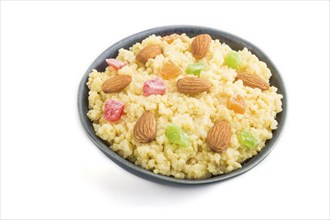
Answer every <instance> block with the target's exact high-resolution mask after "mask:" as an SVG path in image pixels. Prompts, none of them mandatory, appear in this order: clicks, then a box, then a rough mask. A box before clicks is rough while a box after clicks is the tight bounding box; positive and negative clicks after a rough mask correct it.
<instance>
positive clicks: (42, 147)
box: [1, 1, 329, 219]
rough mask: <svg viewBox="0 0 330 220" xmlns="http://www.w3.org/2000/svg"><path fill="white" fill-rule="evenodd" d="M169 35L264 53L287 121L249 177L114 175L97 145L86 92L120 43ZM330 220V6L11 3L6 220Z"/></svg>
mask: <svg viewBox="0 0 330 220" xmlns="http://www.w3.org/2000/svg"><path fill="white" fill-rule="evenodd" d="M170 24H192V25H204V26H209V27H213V28H217V29H221V30H224V31H227V32H230V33H233V34H235V35H238V36H240V37H243V38H245V39H246V40H248V41H250V42H252V43H254V44H256V45H257V46H258V47H260V48H261V49H262V50H263V51H264V52H265V53H266V54H267V55H268V56H269V57H270V58H271V59H272V60H273V62H274V63H275V65H276V66H277V67H278V69H279V70H280V72H281V74H282V76H283V79H284V81H285V85H286V88H287V94H288V97H287V98H288V104H289V108H288V115H287V122H286V126H285V130H284V131H283V135H282V137H281V139H280V141H279V142H278V144H277V146H276V147H275V149H274V151H273V152H272V153H271V154H270V155H269V156H268V157H267V159H266V160H264V161H263V162H262V163H261V164H260V165H259V166H257V167H256V168H255V169H253V170H251V171H250V172H248V173H246V174H244V175H242V176H240V177H238V178H234V179H232V180H229V181H225V182H223V183H219V184H213V185H208V186H202V187H194V188H178V187H170V186H164V185H159V184H156V183H153V182H149V181H146V180H144V179H140V178H138V177H136V176H134V175H132V174H130V173H128V172H126V171H124V170H123V169H121V168H119V167H118V166H117V165H115V164H114V163H113V162H112V161H111V160H109V159H108V158H107V157H105V156H104V155H103V154H102V153H101V152H100V151H99V150H98V149H97V148H96V147H95V146H94V145H93V143H92V142H91V141H90V140H89V139H88V137H87V136H86V134H85V133H84V130H83V128H82V126H81V124H80V121H79V118H78V112H77V89H78V84H79V81H80V79H81V77H82V76H83V74H84V72H85V70H86V69H87V67H88V66H89V65H90V64H91V62H92V61H93V60H94V59H95V58H96V57H97V56H98V55H99V54H100V53H101V52H103V50H105V49H106V48H108V47H109V46H110V45H111V44H113V43H115V42H117V41H119V40H120V39H122V38H124V37H126V36H129V35H131V34H134V33H136V32H139V31H142V30H145V29H149V28H152V27H156V26H162V25H170ZM156 217H159V218H202V219H206V218H244V219H247V218H299V219H303V218H309V219H310V218H329V2H327V1H325V2H237V1H235V2H174V1H171V2H152V1H149V2H72V1H71V2H63V1H62V2H9V1H6V2H1V218H4V219H11V218H30V219H39V218H42V219H45V218H66V219H68V218H79V219H82V218H94V219H95V218H156Z"/></svg>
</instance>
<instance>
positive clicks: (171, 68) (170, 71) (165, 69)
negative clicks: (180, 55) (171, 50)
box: [159, 61, 182, 79]
mask: <svg viewBox="0 0 330 220" xmlns="http://www.w3.org/2000/svg"><path fill="white" fill-rule="evenodd" d="M181 73H182V70H181V69H180V67H178V66H177V65H176V64H175V63H173V62H172V61H167V62H165V63H164V65H163V66H162V68H161V69H160V71H159V74H160V75H161V76H162V77H163V78H164V79H173V78H176V77H177V76H178V75H180V74H181Z"/></svg>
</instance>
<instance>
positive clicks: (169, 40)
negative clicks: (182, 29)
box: [162, 34, 180, 44]
mask: <svg viewBox="0 0 330 220" xmlns="http://www.w3.org/2000/svg"><path fill="white" fill-rule="evenodd" d="M179 38H180V35H178V34H171V35H167V36H164V37H162V40H165V41H166V42H167V43H168V44H171V43H173V41H175V40H176V39H179Z"/></svg>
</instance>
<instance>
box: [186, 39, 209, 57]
mask: <svg viewBox="0 0 330 220" xmlns="http://www.w3.org/2000/svg"><path fill="white" fill-rule="evenodd" d="M211 41H212V38H211V36H210V35H208V34H201V35H198V36H196V37H195V39H194V40H193V42H192V43H191V50H192V54H193V55H194V57H195V58H196V59H201V58H203V57H204V56H205V55H206V53H207V51H208V50H209V48H210V45H211Z"/></svg>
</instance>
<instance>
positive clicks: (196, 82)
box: [176, 77, 211, 95]
mask: <svg viewBox="0 0 330 220" xmlns="http://www.w3.org/2000/svg"><path fill="white" fill-rule="evenodd" d="M176 86H177V88H178V91H179V92H181V93H184V94H187V95H195V94H198V93H201V92H205V91H207V90H209V89H210V88H211V83H210V82H209V81H207V80H205V79H201V78H197V77H185V78H182V79H179V80H178V81H177V83H176Z"/></svg>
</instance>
